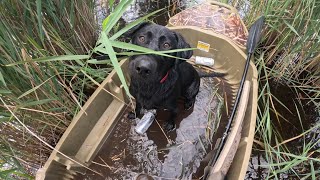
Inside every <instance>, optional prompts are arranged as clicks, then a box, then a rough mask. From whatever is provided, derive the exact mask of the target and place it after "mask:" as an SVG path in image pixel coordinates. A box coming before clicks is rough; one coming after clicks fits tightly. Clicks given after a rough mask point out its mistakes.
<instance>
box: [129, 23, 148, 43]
mask: <svg viewBox="0 0 320 180" xmlns="http://www.w3.org/2000/svg"><path fill="white" fill-rule="evenodd" d="M150 24H151V22H142V23H140V24H138V25H136V26H134V27H133V28H131V29H130V30H128V31H127V32H125V33H124V34H123V36H124V37H126V38H130V39H131V38H132V37H133V35H134V34H135V33H136V32H137V31H138V30H139V29H141V28H143V27H145V26H148V25H150Z"/></svg>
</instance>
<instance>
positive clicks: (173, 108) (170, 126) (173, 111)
mask: <svg viewBox="0 0 320 180" xmlns="http://www.w3.org/2000/svg"><path fill="white" fill-rule="evenodd" d="M166 109H168V111H169V112H170V116H169V118H168V120H167V122H166V123H165V124H164V129H165V131H167V132H169V131H172V130H174V129H175V128H176V124H175V120H176V118H177V115H178V111H179V109H178V105H177V102H174V103H171V104H170V106H168V107H166Z"/></svg>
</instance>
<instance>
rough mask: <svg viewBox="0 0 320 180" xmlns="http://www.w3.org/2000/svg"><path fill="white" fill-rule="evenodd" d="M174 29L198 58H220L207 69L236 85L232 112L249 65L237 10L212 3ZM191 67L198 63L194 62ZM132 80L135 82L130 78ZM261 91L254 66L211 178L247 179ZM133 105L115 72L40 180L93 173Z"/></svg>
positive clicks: (177, 21)
mask: <svg viewBox="0 0 320 180" xmlns="http://www.w3.org/2000/svg"><path fill="white" fill-rule="evenodd" d="M195 14H198V15H199V14H200V15H201V17H200V15H199V16H198V17H197V16H196V15H195ZM213 17H214V19H212V18H213ZM195 18H196V20H194V19H195ZM201 18H204V19H201ZM210 18H211V19H210ZM210 22H219V23H210ZM226 24H227V25H226ZM222 26H223V27H225V29H224V30H223V31H222V30H221V28H222ZM226 27H228V28H226ZM168 28H170V29H171V30H173V31H176V32H179V33H181V34H182V35H183V37H185V39H186V41H187V42H188V43H189V44H190V45H191V47H197V48H198V49H196V50H194V57H195V56H198V57H206V58H212V59H214V64H213V65H212V66H210V67H205V69H206V70H209V71H215V72H222V73H226V74H227V75H226V76H225V77H224V80H223V81H225V82H226V83H227V84H228V85H229V86H230V90H231V94H230V96H232V97H228V98H230V99H231V101H230V102H231V103H229V104H226V106H227V107H226V109H232V105H233V104H232V103H233V100H234V99H235V96H236V93H237V90H238V87H239V83H240V80H241V77H242V73H243V69H244V65H245V60H246V54H245V52H244V51H245V43H246V37H247V34H248V31H247V29H246V27H245V26H244V25H243V22H242V21H241V19H240V18H239V15H238V13H237V11H236V10H235V9H234V8H233V7H230V6H228V5H225V4H221V3H217V2H214V1H209V2H205V3H204V4H202V5H199V6H195V7H192V8H190V9H186V10H185V11H182V12H181V13H179V14H177V15H175V16H174V17H172V18H171V19H170V20H169V23H168ZM220 30H221V31H220ZM192 59H194V58H192ZM190 63H193V64H194V60H190ZM120 64H121V67H122V70H123V72H127V71H126V70H127V64H128V61H127V60H123V61H121V62H120ZM126 78H127V80H128V82H130V79H129V77H128V76H126ZM257 89H258V87H257V70H256V67H255V66H254V64H253V63H252V62H250V66H249V70H248V75H247V77H246V82H245V85H244V88H243V91H242V96H241V99H240V103H239V106H238V109H237V113H236V116H235V118H234V120H233V125H232V129H231V132H230V133H229V135H228V138H227V140H226V143H225V145H224V147H223V149H222V152H221V153H220V156H219V158H218V160H217V163H215V165H214V166H213V167H207V168H206V170H207V171H208V174H209V176H208V179H224V178H226V177H227V179H241V180H242V179H244V178H245V174H246V171H247V168H248V163H249V159H250V154H251V150H252V144H253V138H254V131H255V124H256V115H257V94H258V93H257ZM200 91H201V89H200ZM128 102H129V99H128V98H127V96H126V94H125V91H124V88H123V86H122V85H121V83H120V80H119V78H118V76H117V74H116V72H115V71H112V72H111V73H110V74H109V76H108V77H107V78H106V79H105V80H104V81H103V83H102V84H101V85H100V86H99V87H98V88H97V89H96V91H95V92H94V93H93V94H92V96H91V97H90V98H89V100H88V101H87V102H86V104H85V105H84V106H83V108H82V110H81V111H80V112H79V113H78V114H77V115H76V116H75V117H74V119H73V120H72V122H71V124H70V125H69V127H68V128H67V130H66V132H65V133H64V134H63V136H62V137H61V139H60V140H59V142H58V144H57V145H56V147H55V150H54V151H53V152H52V153H51V155H50V157H49V159H48V160H47V162H46V163H45V165H44V166H43V167H42V168H41V169H39V170H38V172H37V175H36V179H37V180H42V179H46V180H57V179H77V177H78V176H77V175H78V174H79V173H81V174H84V173H86V172H88V171H92V170H89V168H88V167H89V166H90V165H91V164H92V163H93V160H94V159H95V158H96V157H97V154H98V153H99V151H100V150H101V148H102V147H103V146H104V144H105V142H107V141H108V138H110V136H111V134H112V133H113V131H114V129H115V126H116V125H117V123H119V122H120V120H121V119H122V118H123V116H124V115H125V112H127V109H128ZM222 128H223V127H222ZM104 148H105V147H104ZM98 173H99V172H98ZM105 179H107V178H106V177H105ZM155 179H156V178H155Z"/></svg>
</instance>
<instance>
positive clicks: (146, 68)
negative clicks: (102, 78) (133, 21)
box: [129, 23, 218, 131]
mask: <svg viewBox="0 0 320 180" xmlns="http://www.w3.org/2000/svg"><path fill="white" fill-rule="evenodd" d="M129 35H130V36H131V38H132V43H133V44H136V45H139V46H142V47H146V48H149V49H152V50H155V51H165V50H172V49H184V48H190V45H189V44H188V43H186V41H185V40H184V39H183V37H182V36H181V35H180V34H178V33H176V32H173V31H171V30H169V29H168V28H166V27H164V26H160V25H156V24H151V23H142V24H140V25H138V26H136V27H134V28H133V29H131V31H130V33H129ZM192 54H193V52H192V51H183V52H176V53H172V54H170V55H172V56H175V57H180V58H184V59H189V58H190V57H191V56H192ZM129 74H130V77H131V84H130V93H131V95H132V96H133V97H134V98H135V99H136V112H137V113H140V110H141V108H144V109H147V110H148V109H159V108H163V109H167V110H169V112H170V117H169V119H168V121H167V123H166V124H165V127H164V128H165V130H167V131H170V130H172V129H174V127H175V118H176V116H177V113H178V106H177V101H178V98H179V97H181V96H182V97H184V98H185V105H184V107H185V109H189V108H191V107H192V105H193V104H194V102H195V98H196V95H197V94H198V92H199V86H200V76H199V74H198V72H197V71H196V70H195V69H194V67H193V66H192V65H191V64H189V63H187V62H186V61H184V60H179V59H175V58H169V57H164V56H158V55H136V56H132V57H130V58H129ZM216 75H218V73H216V74H214V75H213V76H216ZM134 117H135V115H134V114H133V113H130V114H129V118H134Z"/></svg>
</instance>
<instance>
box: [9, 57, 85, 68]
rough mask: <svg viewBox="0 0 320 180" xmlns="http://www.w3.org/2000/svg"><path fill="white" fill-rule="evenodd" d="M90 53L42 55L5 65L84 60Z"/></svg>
mask: <svg viewBox="0 0 320 180" xmlns="http://www.w3.org/2000/svg"><path fill="white" fill-rule="evenodd" d="M89 58H90V56H89V55H61V56H48V57H41V58H36V59H32V60H26V61H19V62H15V63H11V64H6V65H5V66H15V65H19V64H25V63H28V62H38V63H41V62H51V61H72V60H82V59H89Z"/></svg>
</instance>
